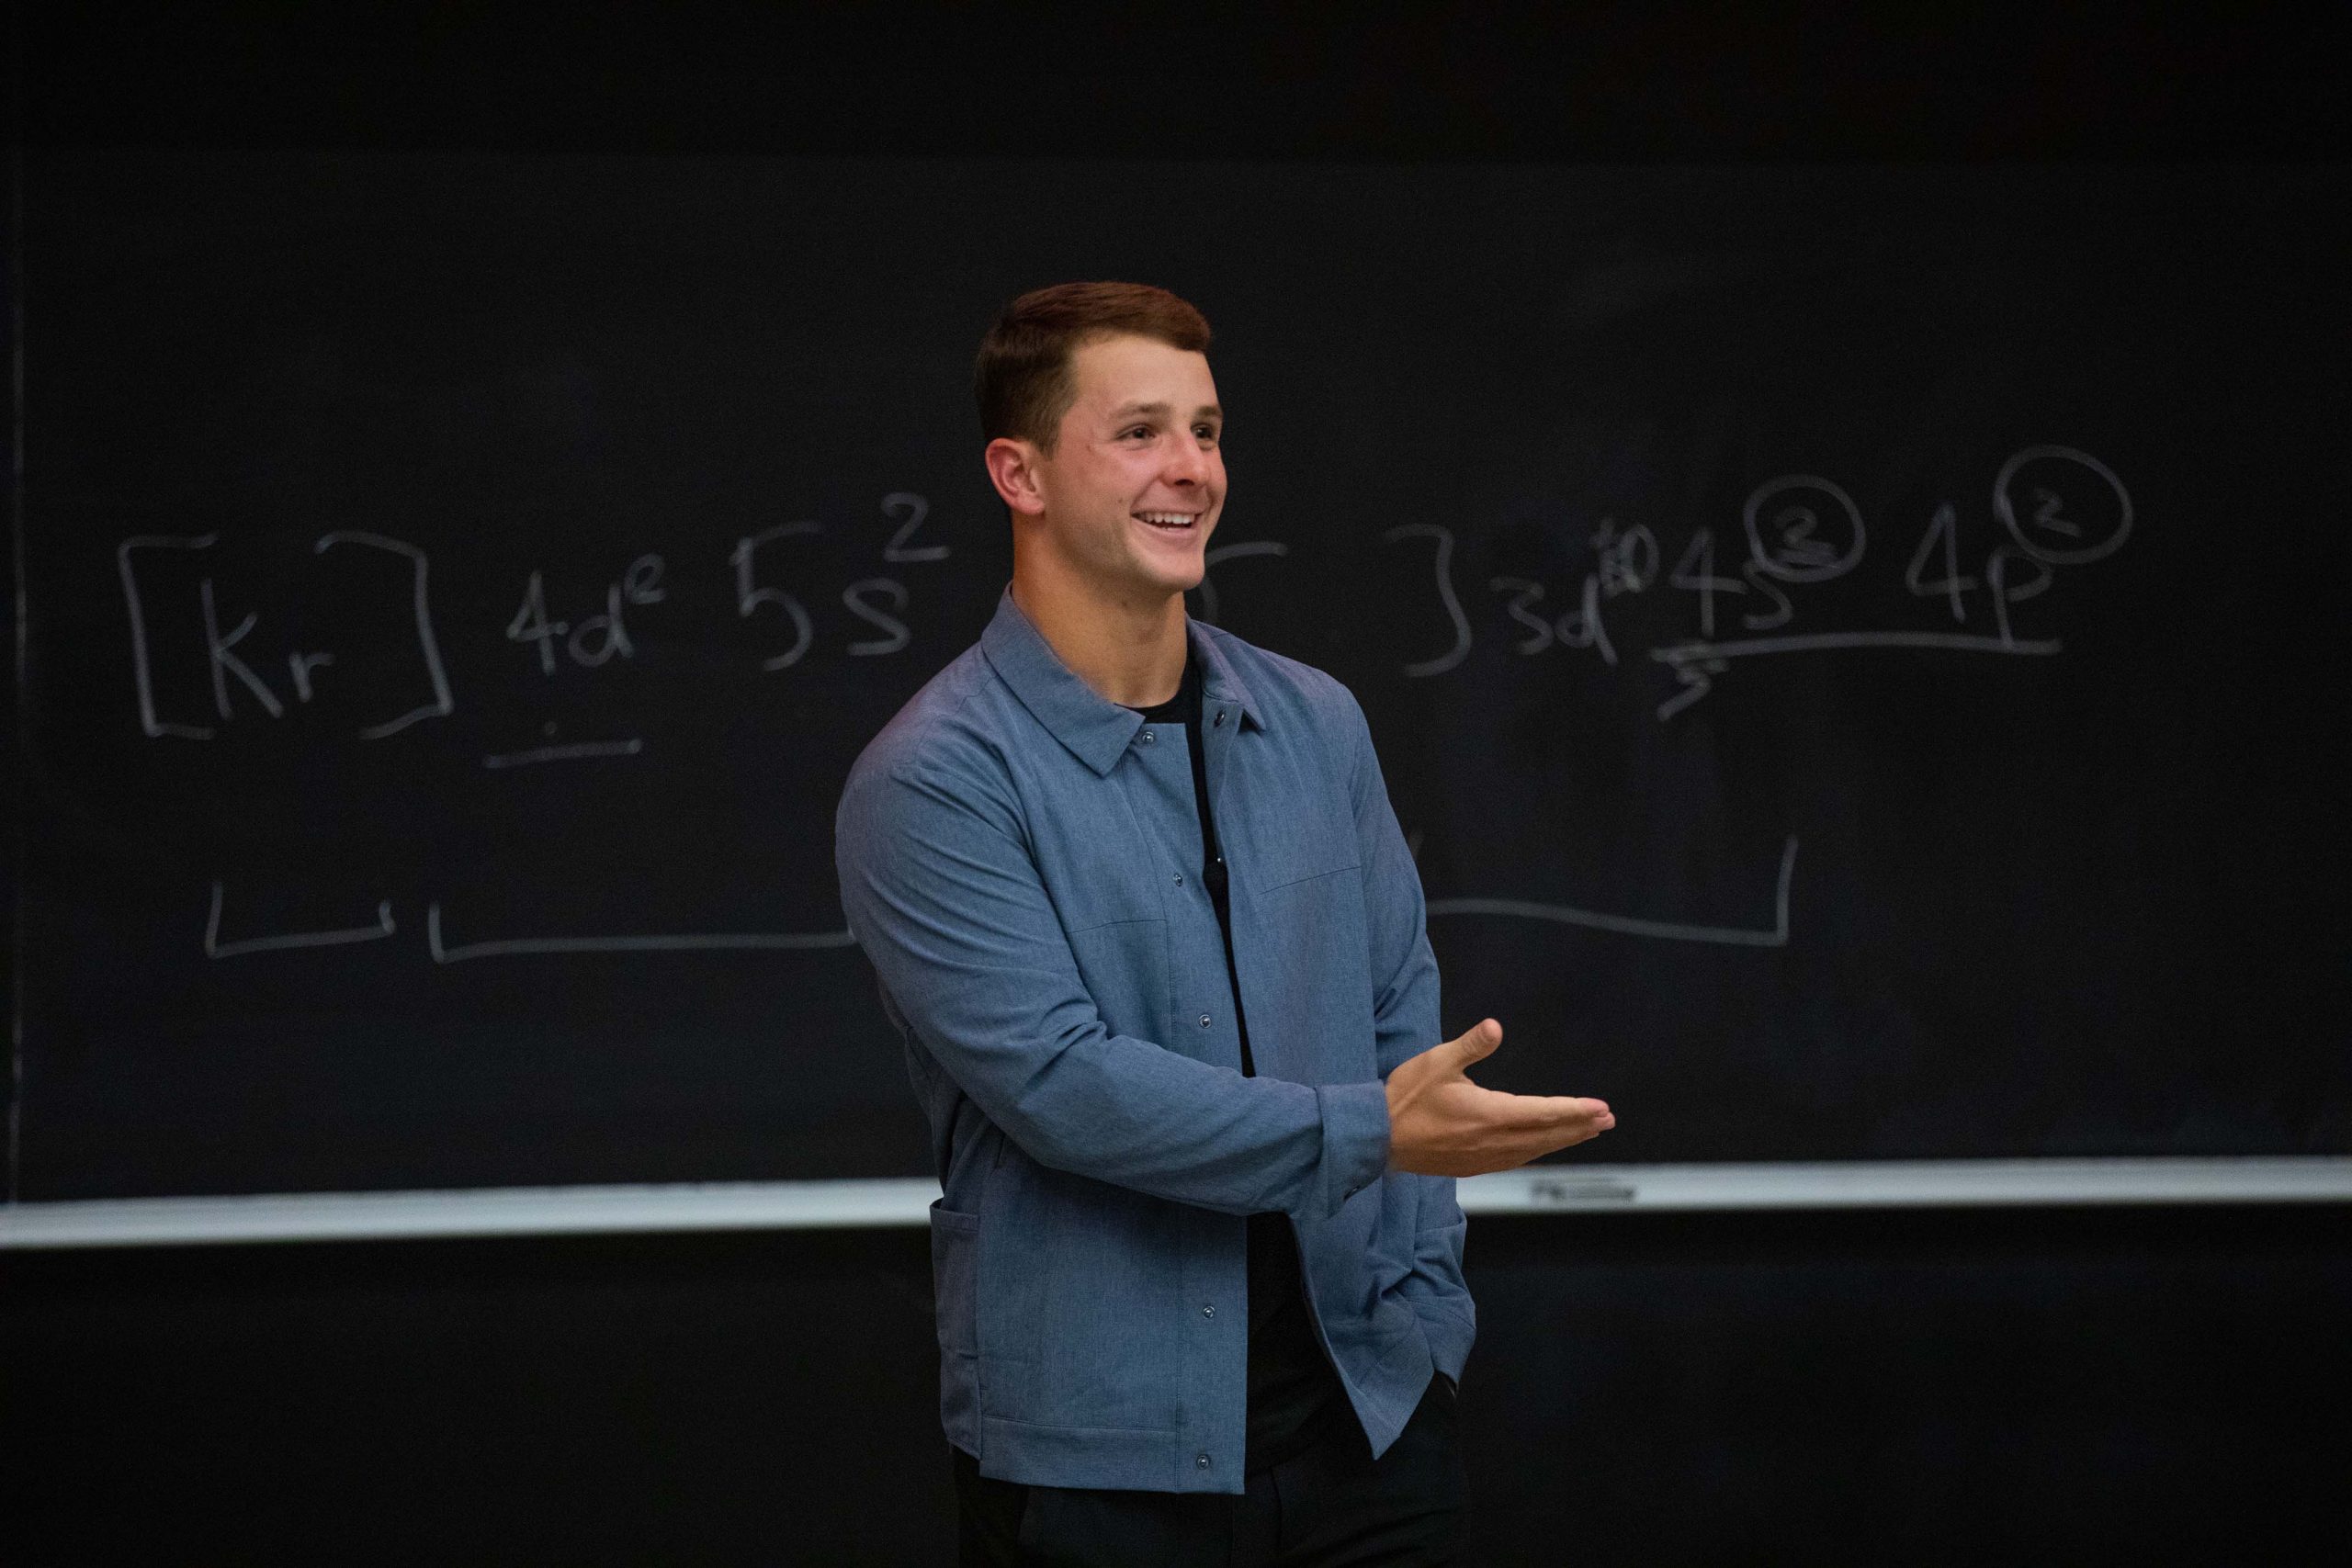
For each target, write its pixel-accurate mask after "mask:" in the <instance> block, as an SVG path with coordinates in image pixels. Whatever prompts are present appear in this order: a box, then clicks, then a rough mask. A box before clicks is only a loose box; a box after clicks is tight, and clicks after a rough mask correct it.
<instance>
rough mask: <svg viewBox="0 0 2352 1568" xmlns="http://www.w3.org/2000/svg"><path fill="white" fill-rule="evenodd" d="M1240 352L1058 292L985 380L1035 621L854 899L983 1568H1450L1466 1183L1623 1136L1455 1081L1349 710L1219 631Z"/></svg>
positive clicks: (1412, 892)
mask: <svg viewBox="0 0 2352 1568" xmlns="http://www.w3.org/2000/svg"><path fill="white" fill-rule="evenodd" d="M1208 341H1209V330H1208V324H1207V322H1206V321H1204V320H1203V319H1202V318H1201V316H1200V313H1199V312H1198V311H1197V310H1194V309H1193V307H1192V306H1190V305H1188V304H1186V303H1185V302H1184V301H1182V299H1177V298H1176V297H1175V296H1174V295H1171V294H1169V293H1166V292H1165V291H1163V290H1160V289H1156V288H1144V287H1140V286H1136V285H1131V284H1070V285H1064V286H1061V287H1058V288H1046V289H1041V290H1039V291H1037V292H1035V293H1032V294H1027V295H1024V296H1023V297H1022V298H1021V299H1016V300H1014V301H1013V302H1012V304H1011V305H1009V306H1007V307H1006V308H1005V310H1004V311H1003V312H1002V313H1001V315H1000V316H999V318H998V319H997V321H996V322H995V324H994V326H993V327H992V328H991V329H990V330H989V334H988V336H987V338H986V340H985V341H984V342H983V344H982V345H981V349H980V355H979V363H978V374H977V384H978V388H977V389H978V399H979V405H980V418H981V423H982V427H983V432H984V434H985V435H986V436H987V438H988V448H987V454H986V457H987V463H988V468H989V478H990V479H992V480H993V481H994V483H995V485H996V489H997V493H998V494H999V495H1000V496H1001V497H1002V498H1003V500H1004V502H1005V505H1006V506H1007V508H1008V509H1009V510H1010V512H1011V514H1012V529H1013V572H1012V582H1011V584H1010V585H1009V586H1008V588H1007V591H1006V592H1005V594H1004V596H1003V598H1002V599H1001V601H1000V602H999V604H998V605H997V609H996V614H995V616H994V618H993V619H992V620H991V621H990V622H989V626H988V627H987V629H986V631H985V632H984V633H983V634H982V636H981V637H980V640H979V641H978V643H977V644H975V645H974V646H973V647H972V648H970V649H967V650H966V651H965V652H964V653H962V654H961V655H959V656H958V657H957V658H956V660H954V661H953V662H951V663H950V664H949V665H948V666H947V668H946V669H944V671H941V672H940V673H939V674H938V675H937V676H936V677H934V678H933V680H932V681H931V682H929V683H927V684H926V685H925V686H924V687H923V688H922V691H921V692H919V693H917V694H916V695H915V696H914V698H913V699H912V700H911V701H910V702H909V703H908V704H907V705H906V707H905V708H904V709H902V710H901V711H900V712H899V715H898V716H896V717H895V718H893V719H892V720H891V721H890V723H889V724H888V726H887V727H886V728H884V729H883V731H882V733H881V734H880V735H878V736H877V737H876V739H874V741H873V742H872V743H871V744H870V745H869V746H867V748H866V749H865V753H864V754H863V755H862V756H861V757H860V758H859V759H858V761H857V763H856V765H855V767H854V769H853V770H852V772H851V774H850V778H849V782H848V784H847V785H846V787H845V788H844V790H843V793H842V802H841V807H840V811H839V814H838V818H837V820H836V824H835V827H836V855H837V858H838V863H839V869H840V874H841V886H842V904H843V907H844V909H845V911H846V913H847V915H848V919H849V924H850V929H851V930H852V931H854V933H855V935H856V937H857V940H858V942H859V943H860V945H862V946H863V947H864V948H865V952H866V953H867V955H868V956H869V957H870V958H871V959H872V961H873V964H874V966H875V970H876V975H877V976H878V978H879V980H880V984H881V993H882V1002H883V1006H884V1009H885V1010H886V1012H887V1013H888V1015H889V1017H890V1019H891V1021H892V1023H893V1024H894V1025H895V1026H896V1027H897V1028H898V1030H899V1032H900V1034H901V1035H902V1036H903V1037H904V1040H905V1043H906V1051H907V1061H908V1066H909V1069H910V1074H911V1076H912V1077H913V1079H914V1084H915V1089H916V1091H917V1093H918V1095H919V1096H920V1098H921V1099H922V1103H923V1108H924V1110H925V1111H926V1112H927V1113H928V1115H929V1117H930V1121H931V1127H932V1132H933V1152H934V1155H935V1157H936V1160H937V1163H938V1168H939V1174H940V1181H941V1186H942V1188H943V1190H944V1196H943V1197H942V1198H941V1200H940V1201H939V1202H938V1203H937V1204H936V1205H935V1206H934V1209H933V1217H932V1230H931V1237H932V1262H933V1272H934V1277H935V1281H936V1285H937V1296H938V1328H939V1348H940V1363H941V1384H942V1388H941V1412H942V1416H943V1417H944V1425H945V1427H946V1432H947V1437H948V1439H949V1441H950V1443H951V1444H952V1445H953V1449H954V1450H955V1451H954V1454H953V1456H952V1457H953V1461H954V1464H955V1467H956V1485H957V1494H958V1498H959V1502H960V1505H961V1509H962V1520H963V1529H962V1535H963V1551H964V1561H965V1562H1101V1563H1106V1564H1121V1565H1133V1564H1146V1563H1149V1564H1159V1563H1178V1562H1216V1563H1219V1564H1223V1563H1226V1562H1269V1563H1272V1562H1283V1563H1307V1562H1315V1563H1337V1562H1351V1563H1352V1562H1444V1561H1448V1560H1449V1559H1450V1558H1451V1555H1452V1553H1453V1547H1454V1541H1455V1537H1456V1534H1457V1532H1458V1529H1459V1525H1460V1515H1461V1501H1462V1498H1461V1488H1462V1476H1461V1468H1460V1461H1459V1459H1458V1457H1457V1455H1456V1453H1455V1450H1454V1443H1453V1409H1452V1405H1453V1381H1454V1380H1455V1379H1456V1378H1458V1377H1459V1375H1460V1373H1461V1371H1462V1364H1463V1361H1464V1358H1465V1357H1466V1356H1467V1355H1468V1353H1469V1348H1470V1341H1471V1337H1472V1334H1473V1331H1474V1318H1473V1314H1472V1309H1471V1304H1470V1298H1469V1294H1468V1292H1467V1290H1466V1289H1465V1288H1464V1284H1463V1279H1462V1245H1463V1236H1464V1220H1463V1217H1462V1212H1461V1210H1460V1208H1459V1207H1458V1206H1457V1205H1456V1204H1455V1202H1454V1197H1453V1177H1454V1176H1457V1175H1467V1174H1472V1173H1475V1172H1477V1171H1485V1170H1498V1169H1504V1168H1510V1167H1512V1166H1516V1165H1520V1164H1523V1163H1524V1162H1526V1161H1527V1160H1530V1159H1532V1158H1534V1157H1536V1156H1539V1155H1542V1154H1544V1153H1548V1152H1549V1151H1551V1150H1553V1149H1556V1148H1560V1147H1564V1146H1566V1145H1569V1144H1573V1143H1577V1142H1578V1141H1580V1140H1582V1139H1585V1138H1589V1137H1591V1136H1593V1135H1595V1134H1598V1133H1600V1132H1601V1131H1603V1130H1605V1129H1606V1128H1607V1127H1609V1126H1610V1125H1611V1117H1610V1114H1609V1109H1608V1107H1607V1106H1606V1105H1604V1104H1602V1103H1601V1102H1600V1101H1599V1100H1583V1099H1576V1098H1569V1097H1520V1096H1511V1095H1504V1094H1498V1093H1495V1092H1492V1091H1490V1090H1487V1089H1480V1088H1478V1087H1477V1086H1476V1085H1475V1084H1473V1083H1471V1082H1470V1081H1469V1080H1468V1079H1467V1078H1466V1077H1464V1076H1463V1070H1464V1067H1466V1066H1468V1065H1469V1064H1470V1063H1472V1062H1474V1061H1476V1059H1477V1058H1479V1057H1481V1056H1484V1055H1487V1053H1488V1052H1490V1051H1492V1050H1493V1049H1494V1047H1495V1045H1496V1043H1498V1041H1499V1039H1500V1037H1501V1026H1500V1025H1499V1024H1498V1023H1496V1022H1495V1021H1494V1020H1492V1019H1487V1020H1484V1021H1481V1022H1480V1023H1479V1024H1478V1025H1477V1026H1476V1028H1474V1029H1472V1030H1471V1031H1470V1032H1467V1033H1465V1034H1464V1035H1462V1036H1461V1037H1460V1038H1458V1039H1455V1040H1452V1041H1448V1042H1445V1043H1442V1044H1440V1043H1439V1042H1438V1037H1437V1032H1438V975H1437V964H1436V961H1435V959H1434V957H1433V956H1432V955H1431V953H1430V945H1429V940H1428V937H1427V934H1426V932H1425V931H1424V930H1423V906H1422V899H1421V889H1420V881H1419V875H1418V874H1417V873H1416V872H1415V870H1414V868H1413V863H1412V861H1411V858H1410V856H1409V854H1408V852H1407V850H1406V847H1405V843H1404V840H1403V836H1402V835H1401V833H1400V832H1399V831H1398V829H1397V818H1396V815H1395V813H1394V812H1393V811H1392V810H1391V808H1390V807H1389V803H1388V797H1387V794H1386V790H1385V786H1384V784H1383V783H1382V780H1381V774H1380V766H1379V763H1378V761H1377V760H1376V759H1375V758H1374V754H1373V748H1372V741H1371V737H1370V734H1369V732H1368V730H1367V728H1366V727H1365V724H1364V719H1363V712H1362V710H1361V709H1360V708H1359V707H1358V706H1357V705H1356V703H1355V700H1354V698H1353V697H1352V696H1351V694H1349V692H1348V690H1347V689H1346V688H1345V687H1344V686H1342V685H1340V683H1339V682H1337V681H1335V680H1333V679H1332V678H1331V677H1329V676H1328V675H1326V674H1324V673H1322V672H1321V671H1317V670H1314V669H1311V668H1309V667H1308V666H1306V665H1304V664H1300V663H1298V662H1296V661H1295V660H1289V659H1284V658H1283V657H1281V656H1280V655H1277V654H1274V653H1271V652H1268V651H1266V650H1265V649H1259V648H1255V647H1253V646H1251V645H1250V644H1249V643H1246V642H1244V641H1242V640H1241V639H1240V638H1239V637H1234V636H1232V635H1231V634H1229V633H1227V632H1223V631H1220V630H1218V629H1216V627H1213V626H1203V625H1201V624H1199V623H1197V622H1194V621H1193V620H1191V619H1190V618H1189V617H1188V616H1187V615H1186V614H1185V611H1184V597H1183V596H1184V591H1185V590H1186V589H1188V588H1191V587H1193V585H1195V584H1196V583H1198V582H1199V581H1200V580H1201V575H1202V571H1203V569H1204V562H1203V552H1204V549H1205V548H1206V547H1207V543H1208V538H1209V536H1210V535H1211V534H1212V533H1213V532H1215V530H1216V524H1217V518H1218V514H1219V513H1220V512H1221V511H1222V509H1223V506H1224V503H1225V491H1226V476H1225V463H1224V458H1223V456H1222V454H1221V451H1220V447H1219V439H1220V436H1221V434H1222V430H1223V424H1224V416H1223V413H1222V412H1221V411H1220V409H1219V408H1218V405H1217V399H1216V383H1215V381H1214V380H1213V379H1212V378H1211V377H1210V374H1209V366H1208V359H1207V357H1206V350H1207V347H1208Z"/></svg>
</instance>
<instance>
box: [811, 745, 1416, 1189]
mask: <svg viewBox="0 0 2352 1568" xmlns="http://www.w3.org/2000/svg"><path fill="white" fill-rule="evenodd" d="M984 773H985V771H984V770H983V769H980V768H977V767H974V768H969V769H965V768H960V767H959V768H957V769H956V771H955V772H954V773H950V772H949V770H948V769H947V768H946V767H944V766H943V765H941V764H938V763H936V762H932V761H909V762H902V763H900V764H899V766H897V767H894V768H888V769H883V768H875V769H871V770H868V769H865V768H863V767H862V768H861V769H859V770H858V771H857V772H856V773H854V774H853V776H852V779H851V782H850V785H849V788H848V789H847V790H846V791H845V792H844V794H843V795H842V803H841V807H840V811H839V813H838V815H837V818H836V821H835V856H836V862H837V869H838V870H839V873H840V878H841V891H842V908H843V910H844V912H845V913H846V915H847V917H848V919H849V926H850V930H851V931H852V933H853V934H854V936H855V937H856V939H857V941H858V943H859V945H860V946H862V947H863V948H864V949H865V953H866V955H867V956H868V958H869V959H870V960H871V961H872V962H873V964H874V967H875V970H876V974H877V975H878V976H879V977H880V980H881V982H882V985H883V987H885V989H886V990H887V991H888V993H889V996H890V998H891V1000H892V1002H893V1003H894V1004H895V1006H896V1008H897V1010H899V1013H900V1014H901V1015H902V1017H903V1018H904V1020H905V1021H906V1024H907V1026H908V1027H909V1028H910V1029H911V1031H912V1032H914V1034H915V1035H916V1037H917V1038H918V1039H919V1041H920V1043H921V1044H922V1047H923V1048H924V1049H926V1050H927V1051H929V1052H930V1053H931V1055H933V1057H934V1058H935V1059H936V1060H937V1062H938V1063H939V1064H940V1066H941V1067H942V1068H943V1069H944V1071H945V1072H946V1073H947V1074H948V1075H949V1077H952V1078H954V1080H955V1081H956V1085H957V1086H958V1087H959V1088H960V1089H962V1090H963V1091H964V1092H965V1093H966V1094H967V1095H968V1096H969V1097H970V1098H971V1100H973V1102H974V1103H975V1104H977V1105H978V1108H979V1110H980V1111H981V1112H982V1113H983V1114H984V1115H986V1116H987V1117H988V1118H989V1120H990V1121H991V1122H994V1123H995V1124H996V1125H997V1126H998V1127H1000V1128H1001V1129H1002V1130H1003V1131H1004V1133H1005V1134H1007V1135H1008V1136H1010V1137H1011V1138H1012V1140H1013V1142H1014V1143H1016V1144H1018V1145H1020V1146H1021V1148H1022V1149H1023V1150H1024V1151H1025V1152H1026V1153H1027V1154H1028V1155H1029V1156H1031V1157H1032V1158H1034V1159H1035V1160H1036V1161H1038V1162H1039V1163H1040V1164H1042V1165H1046V1166H1049V1167H1053V1168H1057V1169H1061V1170H1067V1171H1072V1172H1076V1173H1079V1174H1081V1175H1085V1176H1090V1177H1093V1178H1096V1179H1101V1180H1103V1181H1108V1182H1113V1183H1115V1184H1117V1185H1119V1186H1122V1187H1126V1188H1131V1189H1134V1190H1137V1191H1142V1192H1147V1193H1150V1194H1152V1195H1154V1196H1157V1197H1161V1198H1168V1199H1172V1200H1175V1201H1180V1202H1185V1203H1192V1204H1195V1205H1198V1206H1200V1207H1204V1208H1208V1209H1214V1210H1218V1211H1221V1212H1224V1213H1234V1214H1246V1213H1256V1212H1259V1211H1261V1210H1268V1209H1280V1210H1283V1211H1285V1212H1289V1213H1299V1214H1330V1213H1336V1212H1337V1211H1338V1209H1339V1208H1340V1205H1341V1204H1342V1203H1344V1202H1345V1201H1347V1200H1348V1199H1349V1198H1351V1197H1352V1196H1353V1195H1354V1194H1355V1193H1356V1192H1357V1191H1358V1190H1362V1189H1363V1188H1364V1187H1367V1186H1369V1185H1371V1184H1372V1183H1374V1181H1377V1180H1378V1179H1380V1177H1381V1174H1382V1172H1383V1171H1384V1170H1385V1168H1386V1166H1387V1159H1388V1105H1387V1097H1386V1092H1385V1089H1384V1087H1383V1086H1382V1085H1381V1084H1380V1083H1378V1082H1365V1083H1360V1084H1338V1085H1326V1086H1320V1087H1310V1086H1307V1085H1304V1084H1295V1083H1286V1082H1283V1081H1280V1080H1278V1079H1272V1078H1246V1077H1242V1076H1241V1075H1240V1074H1239V1073H1238V1072H1235V1071H1233V1070H1232V1069H1230V1068H1227V1067H1222V1066H1211V1065H1209V1064H1207V1063H1204V1062H1199V1061H1195V1060H1193V1059H1192V1058H1191V1057H1188V1056H1183V1055H1178V1054H1177V1053H1175V1052H1173V1051H1170V1050H1167V1049H1165V1048H1163V1047H1162V1046H1160V1045H1159V1044H1156V1043H1153V1042H1151V1041H1148V1040H1143V1039H1138V1038H1136V1037H1134V1036H1132V1035H1124V1034H1113V1033H1111V1032H1109V1031H1108V1029H1107V1028H1106V1027H1105V1026H1104V1024H1103V1020H1102V1018H1101V1016H1100V1014H1099V1011H1098V1010H1097V1009H1096V1007H1095V1005H1094V1002H1093V1000H1092V998H1091V997H1090V996H1089V995H1088V993H1087V990H1086V987H1085V985H1084V983H1083V980H1082V978H1081V976H1080V971H1079V967H1078V964H1077V961H1076V959H1075V957H1074V956H1073V954H1072V953H1071V950H1070V945H1069V938H1068V936H1067V935H1066V934H1065V932H1064V931H1063V929H1062V926H1061V923H1060V920H1059V918H1058V917H1057V913H1056V910H1055V907H1054V904H1053V900H1052V898H1051V897H1049V895H1048V894H1047V892H1046V887H1045V886H1044V885H1043V883H1042V881H1041V879H1040V877H1039V875H1038V872H1037V868H1036V866H1035V863H1034V861H1033V860H1032V859H1031V857H1030V854H1029V852H1028V850H1027V848H1026V847H1025V843H1024V840H1023V828H1022V823H1021V818H1020V815H1019V813H1018V810H1017V809H1016V808H1015V807H1014V804H1013V803H1012V801H1011V800H1009V799H1007V798H1005V797H1004V792H1003V790H1002V788H1001V786H1000V785H998V784H996V782H995V781H992V780H990V779H989V778H987V777H986V776H984Z"/></svg>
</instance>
